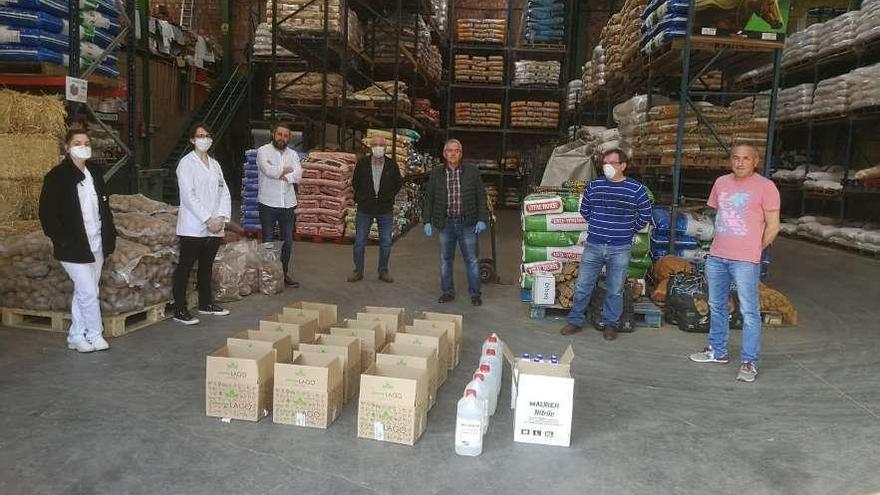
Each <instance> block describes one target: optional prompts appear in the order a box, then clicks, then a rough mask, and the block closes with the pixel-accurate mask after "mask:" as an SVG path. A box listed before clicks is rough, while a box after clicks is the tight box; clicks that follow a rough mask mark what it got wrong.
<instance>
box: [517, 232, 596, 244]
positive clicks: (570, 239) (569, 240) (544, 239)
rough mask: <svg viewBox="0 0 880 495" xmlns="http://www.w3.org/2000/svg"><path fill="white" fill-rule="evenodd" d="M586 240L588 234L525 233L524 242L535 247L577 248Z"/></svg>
mask: <svg viewBox="0 0 880 495" xmlns="http://www.w3.org/2000/svg"><path fill="white" fill-rule="evenodd" d="M586 239H587V233H586V232H523V242H524V243H526V245H527V246H535V247H566V246H577V245H579V244H583V243H584V242H585V241H586Z"/></svg>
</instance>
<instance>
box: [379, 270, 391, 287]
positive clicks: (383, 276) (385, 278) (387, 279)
mask: <svg viewBox="0 0 880 495" xmlns="http://www.w3.org/2000/svg"><path fill="white" fill-rule="evenodd" d="M379 280H381V281H383V282H385V283H386V284H393V283H394V279H393V278H391V275H388V272H385V273H383V274H381V275H379Z"/></svg>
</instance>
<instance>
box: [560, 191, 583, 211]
mask: <svg viewBox="0 0 880 495" xmlns="http://www.w3.org/2000/svg"><path fill="white" fill-rule="evenodd" d="M562 208H563V210H565V211H568V212H572V211H574V212H577V211H580V210H581V195H580V194H570V195H568V196H563V197H562Z"/></svg>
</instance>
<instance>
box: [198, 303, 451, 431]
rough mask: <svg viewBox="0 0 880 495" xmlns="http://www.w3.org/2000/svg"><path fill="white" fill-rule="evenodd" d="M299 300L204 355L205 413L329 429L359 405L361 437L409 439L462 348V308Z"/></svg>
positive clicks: (420, 427) (420, 426)
mask: <svg viewBox="0 0 880 495" xmlns="http://www.w3.org/2000/svg"><path fill="white" fill-rule="evenodd" d="M408 323H410V322H408V321H407V319H406V314H405V310H404V309H403V308H388V307H377V306H366V307H364V308H363V309H362V310H361V311H359V312H357V313H356V314H355V318H344V319H342V320H341V321H340V319H339V318H338V311H337V307H336V305H332V304H324V303H314V302H304V301H303V302H297V303H294V304H291V305H288V306H286V307H284V308H283V309H282V312H281V313H279V314H276V315H272V316H268V317H266V318H263V319H262V320H261V321H260V322H259V330H244V331H242V332H240V333H238V334H236V335H235V336H234V337H232V338H229V339H227V341H226V345H225V346H223V347H222V348H220V349H218V350H216V351H214V352H212V353H211V354H209V355H208V357H207V371H206V378H205V407H206V414H207V416H212V417H220V418H224V420H227V418H228V419H240V420H246V421H259V420H260V419H262V418H264V417H266V416H268V415H269V413H270V411H271V413H272V421H273V423H279V424H289V425H296V426H306V427H313V428H328V427H329V426H330V424H332V423H333V421H334V420H335V419H336V418H337V417H338V416H339V414H340V413H341V411H342V409H343V407H345V406H346V405H348V404H351V403H353V402H355V401H356V402H357V404H358V419H357V421H358V427H357V430H358V434H357V435H358V437H360V438H369V439H374V440H379V441H385V442H393V443H400V444H405V445H413V444H414V443H415V442H416V441H417V440H418V439H419V437H420V436H421V435H422V433H423V432H424V431H425V427H426V426H427V419H428V411H429V410H430V409H431V408H432V407H433V406H434V404H435V403H436V400H437V393H438V390H439V388H440V387H441V386H442V385H443V383H444V382H445V381H446V378H447V376H448V373H449V370H451V369H453V368H454V367H455V365H456V364H458V360H459V356H460V354H461V342H462V335H463V334H462V323H463V319H462V317H461V316H460V315H453V314H443V313H430V312H428V313H423V314H422V315H421V318H416V319H414V320H412V322H411V323H412V324H411V325H409V324H408Z"/></svg>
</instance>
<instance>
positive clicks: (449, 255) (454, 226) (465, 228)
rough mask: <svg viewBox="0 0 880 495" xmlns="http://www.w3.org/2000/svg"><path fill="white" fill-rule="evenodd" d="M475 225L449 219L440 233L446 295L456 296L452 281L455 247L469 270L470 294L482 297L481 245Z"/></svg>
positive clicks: (443, 287) (441, 268)
mask: <svg viewBox="0 0 880 495" xmlns="http://www.w3.org/2000/svg"><path fill="white" fill-rule="evenodd" d="M475 226H476V224H475V223H465V222H464V221H463V220H461V219H452V218H450V219H447V220H446V226H445V227H444V228H443V230H441V231H440V288H441V290H442V291H443V293H444V294H449V295H451V296H454V295H455V284H454V283H453V281H452V265H453V263H454V262H455V245H456V244H458V246H459V248H460V249H461V256H462V257H463V258H464V266H465V269H466V270H467V279H468V293H470V295H471V297H480V295H481V292H480V259H479V258H480V243H479V241H478V240H477V234H475V233H474V227H475Z"/></svg>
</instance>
